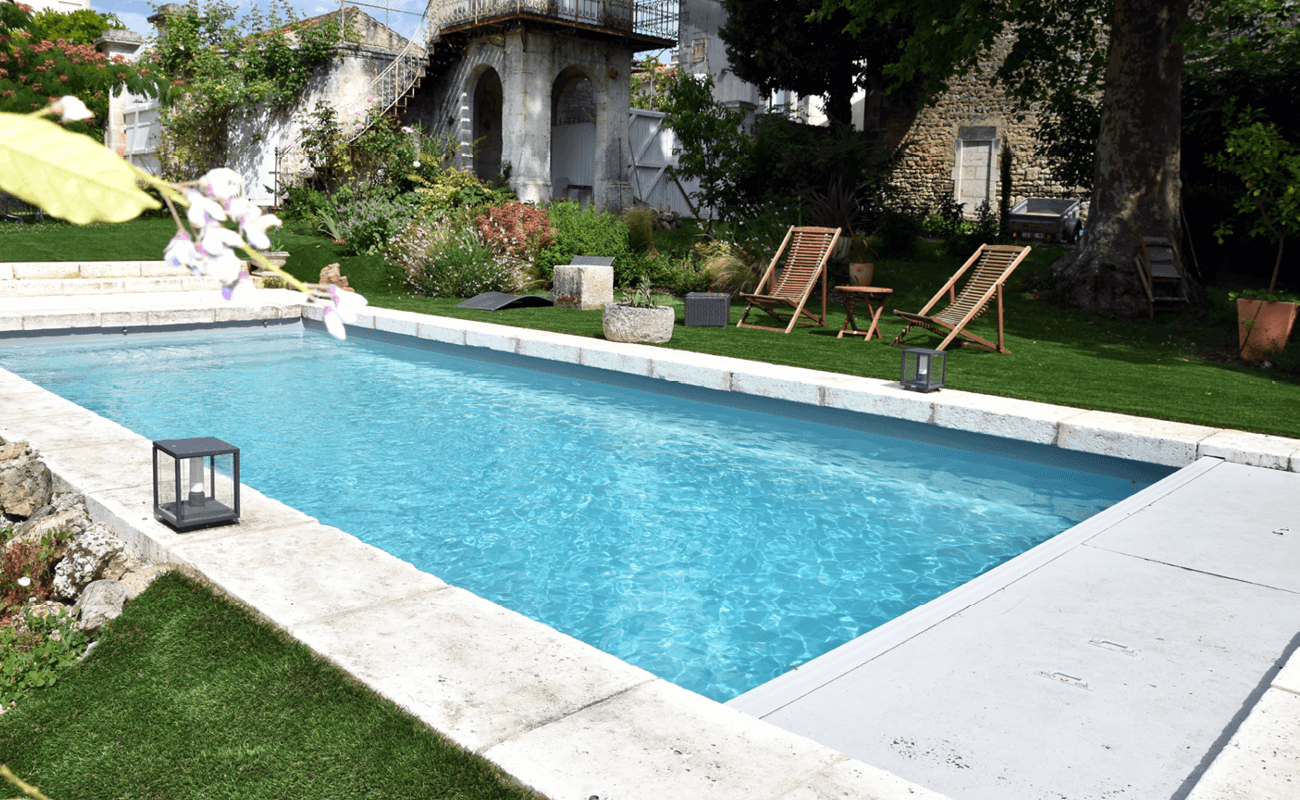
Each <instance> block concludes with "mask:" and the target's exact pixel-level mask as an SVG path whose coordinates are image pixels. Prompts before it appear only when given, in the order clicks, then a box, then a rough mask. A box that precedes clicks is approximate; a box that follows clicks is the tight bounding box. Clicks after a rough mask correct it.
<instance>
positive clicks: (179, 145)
mask: <svg viewBox="0 0 1300 800" xmlns="http://www.w3.org/2000/svg"><path fill="white" fill-rule="evenodd" d="M159 27H160V31H159V36H158V41H157V44H156V46H155V47H154V50H153V52H152V54H151V56H150V57H151V59H152V61H153V63H154V64H155V65H156V67H157V68H158V69H159V70H161V71H162V72H163V73H164V74H165V75H167V76H168V78H170V79H171V86H170V88H169V89H168V91H167V92H166V93H165V94H164V95H163V98H162V106H163V114H162V136H161V137H160V142H159V153H160V156H161V160H162V162H163V165H164V167H163V168H164V171H165V172H166V173H167V175H168V176H169V177H170V178H172V179H175V180H188V179H191V178H194V177H195V176H197V175H200V174H202V173H204V172H207V171H208V170H210V169H212V168H214V167H218V166H221V165H224V164H226V163H228V162H230V161H231V160H233V159H234V158H237V157H238V156H239V155H241V153H240V152H232V136H231V134H232V129H233V127H234V126H235V125H236V124H237V123H238V122H240V121H242V120H246V119H249V118H250V117H252V116H253V115H256V114H260V113H269V114H272V115H287V114H288V113H289V111H290V110H291V109H292V108H293V107H294V106H295V104H296V102H297V101H298V99H299V98H300V97H301V95H302V92H303V90H304V89H305V88H306V86H307V81H308V80H309V79H310V78H311V76H312V74H313V72H314V71H315V69H316V67H317V66H318V65H320V64H322V63H324V62H325V61H326V59H328V58H329V56H330V54H331V53H332V52H333V49H334V46H335V44H336V43H337V41H338V38H339V31H338V25H337V23H335V22H333V21H330V22H323V23H314V22H312V21H303V20H297V19H295V17H294V15H293V13H292V11H291V10H290V9H289V7H288V5H287V3H285V2H283V0H272V2H271V3H270V4H269V6H268V8H266V9H265V10H258V9H253V10H252V11H250V12H240V11H239V9H238V8H237V7H236V6H233V5H230V4H228V3H225V2H223V0H209V2H207V3H205V4H200V3H198V2H194V3H191V4H190V5H186V6H183V7H180V8H179V9H172V10H171V13H169V14H168V15H167V16H166V18H165V20H164V21H163V22H162V23H161V24H160V26H159ZM258 140H259V139H258V137H256V136H254V137H249V138H247V139H244V140H243V141H242V142H240V143H238V144H236V145H234V146H233V147H234V148H236V149H243V148H248V147H252V146H253V145H254V144H255V143H256V142H257V141H258Z"/></svg>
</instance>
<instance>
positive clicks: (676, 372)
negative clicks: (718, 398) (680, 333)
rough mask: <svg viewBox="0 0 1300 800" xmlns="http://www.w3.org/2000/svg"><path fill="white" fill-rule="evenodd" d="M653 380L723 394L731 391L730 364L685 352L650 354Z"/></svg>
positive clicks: (650, 352)
mask: <svg viewBox="0 0 1300 800" xmlns="http://www.w3.org/2000/svg"><path fill="white" fill-rule="evenodd" d="M648 355H649V356H650V358H647V360H648V361H649V365H650V373H649V374H650V377H652V378H660V379H663V380H666V381H673V382H675V383H685V384H687V385H688V386H702V387H704V388H705V389H717V390H718V391H720V392H729V391H731V370H730V369H728V367H730V366H733V365H732V363H731V362H730V361H723V360H722V359H719V358H716V357H713V356H706V355H702V354H699V353H690V352H686V351H683V350H673V351H670V352H661V351H658V350H653V351H649V353H648Z"/></svg>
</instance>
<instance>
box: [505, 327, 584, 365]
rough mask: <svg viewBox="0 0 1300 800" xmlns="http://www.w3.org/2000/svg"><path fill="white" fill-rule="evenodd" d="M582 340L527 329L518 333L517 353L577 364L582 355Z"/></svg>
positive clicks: (575, 337)
mask: <svg viewBox="0 0 1300 800" xmlns="http://www.w3.org/2000/svg"><path fill="white" fill-rule="evenodd" d="M582 341H583V340H582V339H581V338H579V337H577V336H567V335H565V334H562V333H549V332H547V331H529V332H528V333H521V334H520V335H519V350H518V353H519V355H521V356H532V357H533V358H544V359H546V360H547V361H562V362H564V363H566V364H577V363H579V357H580V356H581V355H582V348H581V343H582Z"/></svg>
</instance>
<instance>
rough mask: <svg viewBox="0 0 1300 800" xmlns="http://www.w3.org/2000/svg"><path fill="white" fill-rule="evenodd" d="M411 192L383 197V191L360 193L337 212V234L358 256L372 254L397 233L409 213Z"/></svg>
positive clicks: (411, 200)
mask: <svg viewBox="0 0 1300 800" xmlns="http://www.w3.org/2000/svg"><path fill="white" fill-rule="evenodd" d="M412 202H413V198H412V196H411V195H409V194H406V195H398V196H396V197H391V198H390V197H385V196H384V195H382V194H379V195H374V196H370V197H366V196H360V197H357V198H356V199H354V200H352V201H351V202H348V203H346V204H340V205H339V207H338V211H337V217H336V218H337V219H338V225H339V237H338V238H341V239H343V240H344V241H346V242H347V243H348V248H349V249H350V250H351V251H352V252H354V253H356V254H358V255H366V256H370V255H375V254H377V253H382V252H383V251H384V248H386V247H388V242H389V241H390V240H391V239H392V238H393V237H394V236H396V235H397V234H398V232H399V231H401V230H402V229H403V228H405V227H406V225H407V223H409V222H410V219H411V215H412Z"/></svg>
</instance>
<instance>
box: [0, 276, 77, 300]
mask: <svg viewBox="0 0 1300 800" xmlns="http://www.w3.org/2000/svg"><path fill="white" fill-rule="evenodd" d="M64 283H65V281H60V280H48V281H47V280H25V281H11V282H9V283H5V284H3V285H0V292H3V295H0V296H3V297H50V296H58V295H61V294H63V284H64Z"/></svg>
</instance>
